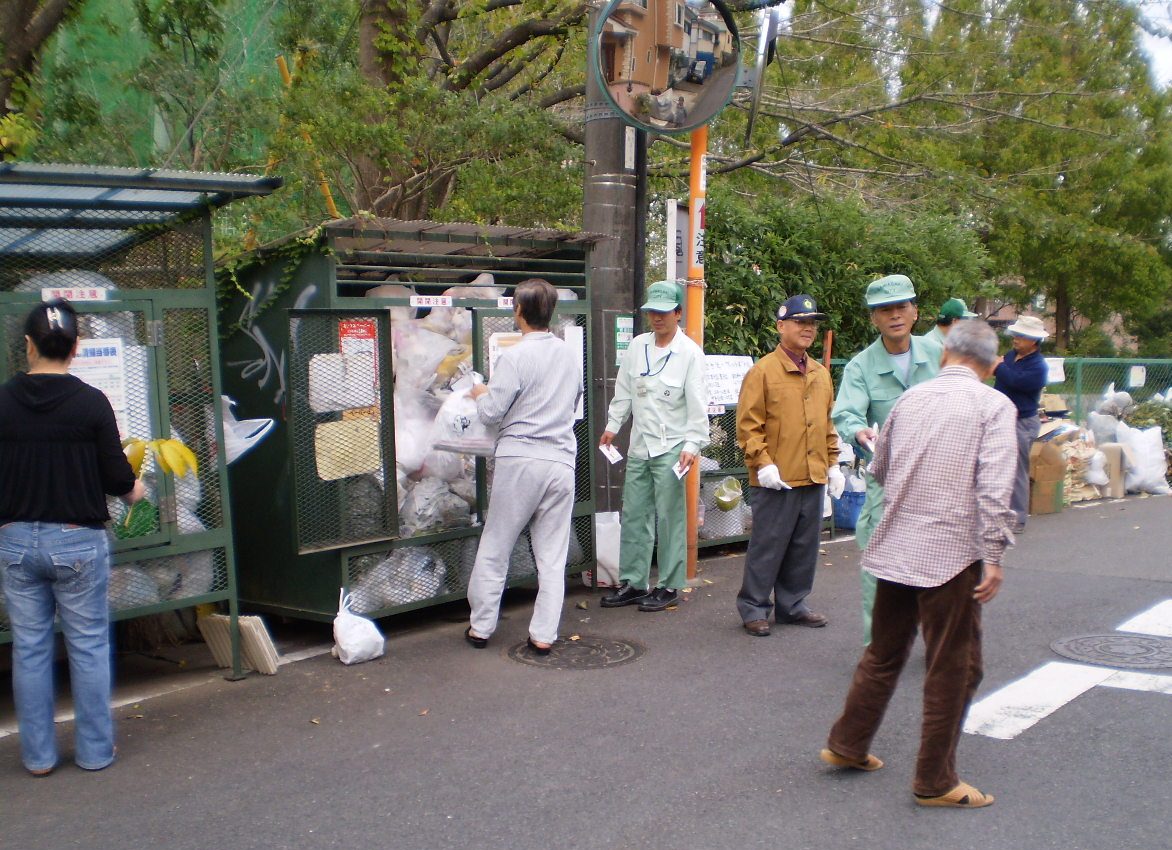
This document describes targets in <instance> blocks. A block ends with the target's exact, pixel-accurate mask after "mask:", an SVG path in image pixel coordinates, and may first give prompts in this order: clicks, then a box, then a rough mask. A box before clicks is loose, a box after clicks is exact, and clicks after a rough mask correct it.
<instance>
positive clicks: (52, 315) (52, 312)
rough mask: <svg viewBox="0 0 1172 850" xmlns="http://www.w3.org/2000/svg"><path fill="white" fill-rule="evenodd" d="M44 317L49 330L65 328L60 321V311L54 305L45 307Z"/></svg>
mask: <svg viewBox="0 0 1172 850" xmlns="http://www.w3.org/2000/svg"><path fill="white" fill-rule="evenodd" d="M45 318H46V319H48V321H49V330H54V329H56V330H59V331H63V330H65V325H64V324H63V323H62V321H61V311H60V310H58V309H57V308H56V307H46V308H45Z"/></svg>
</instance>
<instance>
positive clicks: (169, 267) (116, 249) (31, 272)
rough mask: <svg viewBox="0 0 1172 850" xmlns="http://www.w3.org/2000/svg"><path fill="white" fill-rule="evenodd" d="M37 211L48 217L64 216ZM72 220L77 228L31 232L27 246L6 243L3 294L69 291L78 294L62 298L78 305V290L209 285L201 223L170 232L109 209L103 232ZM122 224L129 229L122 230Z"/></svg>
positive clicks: (81, 216)
mask: <svg viewBox="0 0 1172 850" xmlns="http://www.w3.org/2000/svg"><path fill="white" fill-rule="evenodd" d="M37 212H38V215H43V216H44V217H46V218H47V217H51V216H52V215H54V214H61V213H63V212H65V211H63V210H38V211H37ZM22 214H23V215H25V216H27V215H29V213H28V212H27V211H26V212H24V213H22ZM72 215H73V218H72V219H71V221H72V222H73V223H74V225H75V228H74V229H60V230H35V229H33V228H29V229H28V235H27V237H26V241H25V242H24V243H23V244H22V243H21V242H20V241H19V240H16V241H13V242H9V243H7V245H6V247H5V250H4V252H3V253H0V290H4V291H12V292H40V291H41V290H45V289H70V290H75V292H74V293H72V294H66V293H62V295H63V297H66V298H69V300H79V298H78V297H77V293H76V290H89V289H97V290H106V291H112V290H124V289H202V288H204V287H205V286H207V277H206V272H205V266H204V239H203V228H204V224H203V222H202V220H196V221H192V222H188V223H186V224H182V225H179V226H177V227H175V228H174V229H169V228H170V225H152V224H142V215H141V214H140V213H125V212H119V211H116V210H109V211H104V212H102V213H101V217H102V222H101V227H95V228H94V229H85V228H84V224H85V223H86V218H85V216H86V213H85V212H74V213H73V214H72ZM119 223H121V224H122V225H123V226H124V227H125V228H127V229H126V230H120V229H118V228H117V226H118V225H119ZM87 297H89V296H88V295H86V294H83V295H82V296H81V298H87ZM90 300H92V298H90Z"/></svg>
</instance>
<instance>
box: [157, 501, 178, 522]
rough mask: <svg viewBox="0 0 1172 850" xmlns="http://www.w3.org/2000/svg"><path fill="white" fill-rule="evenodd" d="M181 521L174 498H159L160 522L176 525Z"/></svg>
mask: <svg viewBox="0 0 1172 850" xmlns="http://www.w3.org/2000/svg"><path fill="white" fill-rule="evenodd" d="M178 521H179V507H178V503H177V502H176V501H175V497H174V496H173V495H172V496H160V497H159V522H169V523H176V522H178Z"/></svg>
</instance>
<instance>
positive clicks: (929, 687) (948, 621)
mask: <svg viewBox="0 0 1172 850" xmlns="http://www.w3.org/2000/svg"><path fill="white" fill-rule="evenodd" d="M981 574H982V562H981V561H976V562H974V563H972V564H970V565H969V566H968V567H966V568H965V569H964V570H963V571H961V572H960V573H959V574H958V575H957V576H956V577H955V578H953V579H951V580H949V581H947V582H945V583H944V584H942V585H940V586H939V587H911V586H909V585H906V584H897V583H896V582H891V581H885V580H883V579H880V580H879V588H878V591H877V592H876V594H875V610H874V621H873V625H872V630H871V644H870V645H869V646H868V647H867V649H866V651H865V652H864V653H863V657H862V659H861V660H860V661H859V666H858V667H857V668H855V675H854V679H853V680H852V681H851V687H850V691H849V692H848V693H847V697H846V705H845V706H844V707H843V711H842V716H841V717H840V718H839V719H838V721H837V722H836V723H835V724H834V727H833V728H832V729H831V730H830V738H829V740H828V741H827V746H828V747H829V748H830V749H831V750H833V751H834V752H836V753H838V754H839V755H841V756H845V757H846V758H849V759H859V760H861V759H863V758H865V757H866V755H867V753H868V752H869V751H870V747H871V739H872V738H874V737H875V733H876V732H877V731H878V730H879V724H880V723H881V722H882V721H883V714H884V712H885V711H886V710H887V704H888V702H890V700H891V695H892V694H893V693H894V692H895V686H896V683H897V682H898V681H899V674H900V673H901V672H902V671H903V667H904V664H905V663H906V662H907V659H908V655H909V654H910V653H911V648H912V644H913V643H914V642H915V639H916V626H917V625H919V627H920V629H921V631H922V632H923V635H924V645H925V647H926V655H927V673H926V675H925V677H924V719H923V728H922V733H921V737H920V753H919V757H918V758H917V760H916V777H915V780H914V782H913V784H912V790H913V792H914V793H916V794H919V795H921V796H925V797H935V796H938V795H940V794H946V793H948V792H949V791H951V790H952V789H953V788H955V787H956V785H957V783H958V782H959V779H958V778H957V774H956V745H957V742H958V741H959V739H960V734H961V724H962V723H963V722H964V716H965V712H967V711H968V707H969V703H970V702H971V701H972V698H973V694H974V693H976V690H977V685H979V684H980V682H981V676H982V667H981V604H980V603H979V602H977V601H976V600H975V599H973V588H975V587H976V586H977V585H978V584H980V582H981Z"/></svg>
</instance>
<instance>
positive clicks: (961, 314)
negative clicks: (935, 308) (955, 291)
mask: <svg viewBox="0 0 1172 850" xmlns="http://www.w3.org/2000/svg"><path fill="white" fill-rule="evenodd" d="M976 317H977V314H976V313H974V312H973V311H971V310H970V309H969V308H968V305H967V304H965V303H964V302H963V301H961V300H960V299H959V298H949V299H948V300H947V301H945V302H944V303H943V304H941V305H940V318H941V319H975V318H976Z"/></svg>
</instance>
